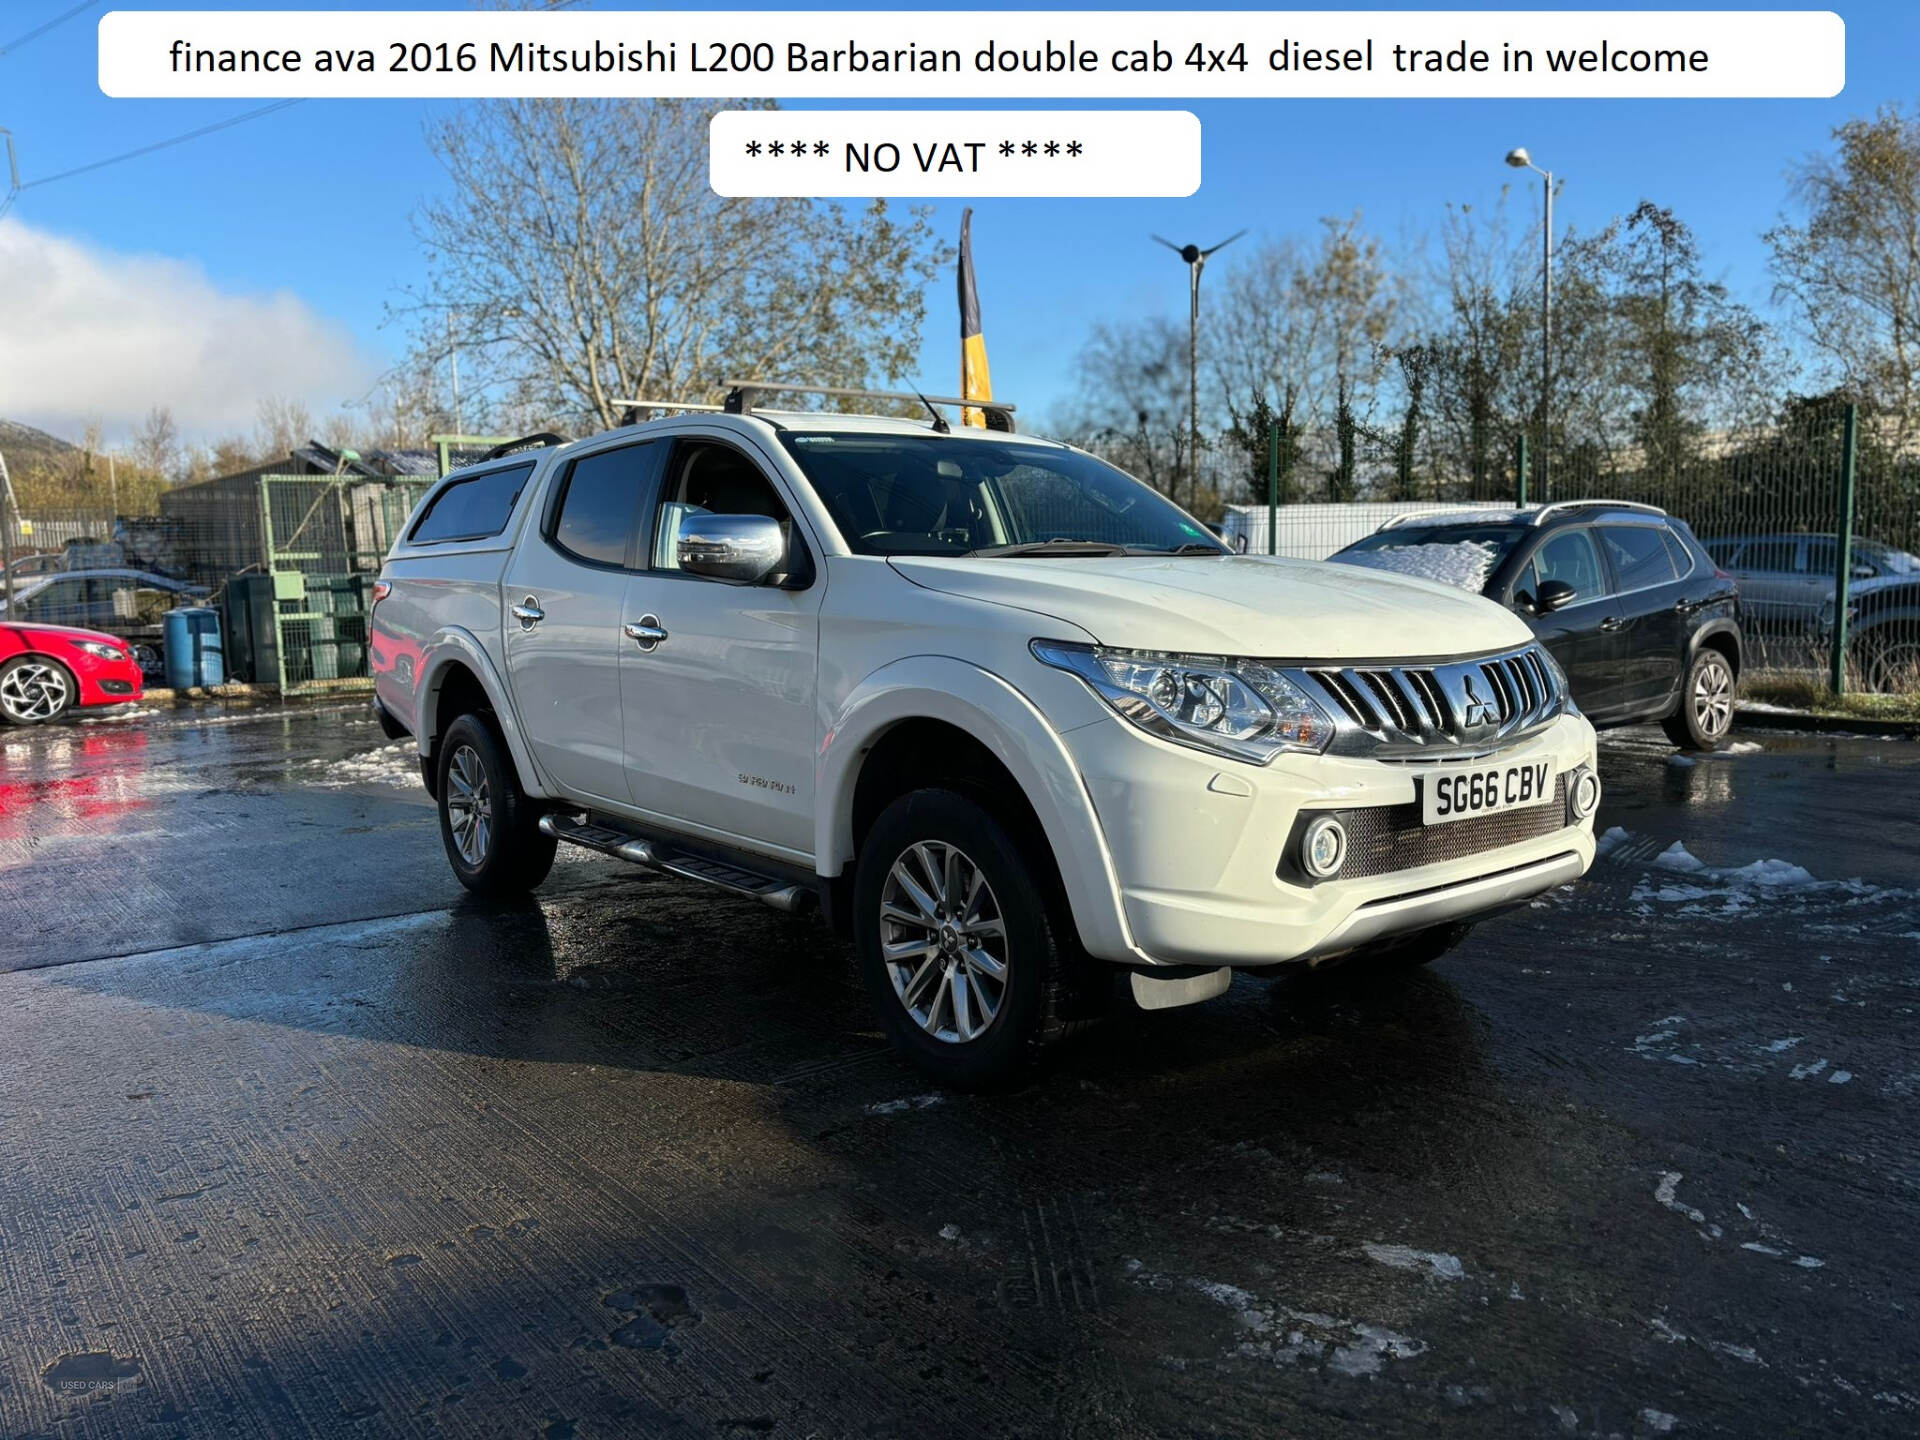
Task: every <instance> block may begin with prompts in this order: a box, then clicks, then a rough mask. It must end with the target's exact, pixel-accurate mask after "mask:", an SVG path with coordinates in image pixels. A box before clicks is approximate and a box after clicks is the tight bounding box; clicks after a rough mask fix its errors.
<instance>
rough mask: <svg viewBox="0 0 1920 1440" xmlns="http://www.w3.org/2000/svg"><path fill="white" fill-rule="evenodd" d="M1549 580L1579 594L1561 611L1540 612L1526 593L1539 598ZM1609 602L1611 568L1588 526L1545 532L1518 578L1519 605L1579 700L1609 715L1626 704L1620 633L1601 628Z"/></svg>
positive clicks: (1515, 603)
mask: <svg viewBox="0 0 1920 1440" xmlns="http://www.w3.org/2000/svg"><path fill="white" fill-rule="evenodd" d="M1548 580H1558V581H1560V582H1562V583H1563V584H1566V585H1571V586H1572V587H1573V599H1572V600H1570V601H1568V602H1567V604H1565V605H1563V606H1561V607H1560V609H1558V610H1551V611H1548V612H1546V613H1545V614H1539V613H1536V611H1535V610H1534V609H1533V608H1532V607H1531V606H1529V605H1528V604H1527V603H1526V601H1523V600H1522V598H1521V597H1522V596H1523V595H1524V596H1526V597H1528V599H1532V598H1533V597H1537V596H1538V595H1539V593H1540V586H1541V585H1542V584H1543V583H1544V582H1546V581H1548ZM1606 607H1607V578H1606V571H1605V569H1604V568H1603V567H1602V566H1601V563H1600V552H1599V550H1598V548H1597V547H1596V546H1595V544H1594V541H1593V537H1592V535H1591V534H1590V533H1589V531H1588V529H1587V527H1586V526H1584V525H1580V526H1569V527H1568V528H1566V529H1563V530H1555V531H1553V532H1551V533H1549V534H1547V535H1545V536H1543V537H1542V538H1541V539H1540V541H1539V542H1538V543H1537V544H1536V545H1535V547H1534V551H1533V554H1532V556H1531V557H1529V558H1528V560H1527V561H1526V562H1525V563H1524V564H1523V565H1522V566H1521V568H1520V572H1519V575H1518V576H1517V577H1516V579H1515V580H1514V582H1513V608H1514V609H1515V610H1516V611H1518V612H1519V614H1520V617H1521V618H1522V619H1524V620H1525V621H1526V622H1527V623H1528V624H1529V625H1531V626H1532V627H1533V633H1534V634H1535V635H1536V636H1538V637H1539V639H1540V643H1541V644H1543V645H1545V646H1546V647H1547V651H1548V653H1550V654H1551V655H1552V656H1553V658H1554V659H1555V660H1557V661H1559V662H1560V668H1561V669H1562V670H1564V671H1566V673H1567V683H1568V684H1569V685H1570V686H1571V687H1572V689H1573V699H1574V703H1575V704H1577V705H1578V706H1579V707H1580V708H1581V709H1582V710H1584V711H1586V712H1587V713H1588V714H1589V715H1605V714H1606V713H1607V711H1608V710H1610V709H1612V708H1614V707H1616V706H1617V705H1619V704H1620V703H1621V701H1620V697H1619V695H1618V693H1617V692H1618V689H1619V681H1618V676H1617V674H1616V673H1615V672H1616V668H1617V667H1616V658H1617V657H1616V654H1615V652H1616V650H1617V649H1618V646H1617V644H1616V637H1615V635H1614V634H1613V632H1611V631H1608V630H1604V629H1603V628H1602V627H1601V621H1602V620H1604V619H1605V618H1606V616H1607V614H1608V613H1609V612H1608V610H1607V608H1606Z"/></svg>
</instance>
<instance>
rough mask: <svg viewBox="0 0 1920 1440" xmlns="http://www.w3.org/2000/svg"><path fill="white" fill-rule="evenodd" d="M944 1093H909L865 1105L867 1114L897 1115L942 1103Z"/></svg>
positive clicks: (944, 1100)
mask: <svg viewBox="0 0 1920 1440" xmlns="http://www.w3.org/2000/svg"><path fill="white" fill-rule="evenodd" d="M946 1103H947V1097H946V1096H944V1095H909V1096H907V1097H906V1098H905V1099H903V1100H876V1101H874V1102H873V1103H872V1104H871V1105H869V1106H867V1114H869V1115H899V1114H903V1113H904V1112H906V1111H908V1110H927V1109H931V1108H932V1107H933V1106H935V1105H944V1104H946Z"/></svg>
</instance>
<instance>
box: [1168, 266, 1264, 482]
mask: <svg viewBox="0 0 1920 1440" xmlns="http://www.w3.org/2000/svg"><path fill="white" fill-rule="evenodd" d="M1246 233H1247V232H1246V231H1244V230H1236V231H1234V233H1233V234H1231V235H1229V236H1228V237H1227V238H1226V239H1224V240H1222V241H1221V242H1220V243H1219V244H1218V245H1213V246H1210V247H1208V248H1207V249H1205V250H1202V249H1201V248H1200V247H1199V246H1198V245H1176V244H1174V243H1173V242H1172V241H1171V240H1161V239H1160V237H1159V236H1158V235H1156V236H1154V237H1153V238H1154V239H1155V240H1160V243H1161V244H1162V245H1164V246H1166V247H1167V248H1168V249H1169V250H1171V251H1173V253H1174V254H1176V255H1178V256H1179V257H1180V258H1181V259H1182V260H1184V261H1186V262H1187V504H1188V505H1189V506H1192V505H1193V504H1194V502H1195V501H1197V500H1198V499H1199V498H1200V272H1201V271H1202V270H1204V269H1206V268H1207V259H1208V257H1209V256H1211V255H1212V254H1213V253H1214V252H1215V251H1216V250H1224V249H1226V248H1227V246H1229V245H1231V244H1232V243H1233V242H1234V241H1236V240H1238V239H1239V238H1240V237H1241V236H1242V235H1244V234H1246Z"/></svg>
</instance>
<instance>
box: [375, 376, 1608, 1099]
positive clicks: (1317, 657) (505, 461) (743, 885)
mask: <svg viewBox="0 0 1920 1440" xmlns="http://www.w3.org/2000/svg"><path fill="white" fill-rule="evenodd" d="M755 398H756V396H755V392H754V391H752V390H750V389H747V390H737V391H735V392H734V394H733V396H732V397H730V399H729V402H728V405H727V407H726V411H725V413H702V412H701V411H699V410H697V409H694V408H693V407H688V408H687V410H686V411H684V412H681V413H672V414H669V415H667V416H666V417H665V418H661V419H656V420H652V421H650V422H648V423H645V424H639V425H632V426H628V427H625V428H623V429H619V430H614V431H612V432H610V433H607V434H601V435H596V436H593V437H591V438H590V439H585V440H578V441H573V442H571V443H547V444H545V445H544V447H542V448H528V449H523V450H520V451H518V452H515V453H507V454H503V455H501V456H499V457H498V458H494V459H490V460H488V461H486V462H483V463H481V464H478V465H475V466H472V467H470V468H468V469H464V470H460V471H456V472H455V473H454V474H452V475H449V476H448V477H447V478H446V479H445V480H444V481H443V482H442V483H441V484H440V485H439V486H437V487H436V488H435V489H434V490H433V491H432V492H431V493H430V494H428V495H427V497H426V498H425V499H424V500H423V501H422V503H421V505H420V507H419V509H418V511H417V512H416V513H415V515H414V516H413V517H412V520H411V521H410V523H409V526H408V529H407V531H406V533H405V535H404V537H403V538H402V539H401V540H400V541H399V542H398V543H397V544H396V545H395V546H394V547H393V550H392V553H391V554H390V555H389V556H388V558H387V561H386V565H385V568H384V570H383V571H382V574H381V577H380V580H379V583H378V585H377V586H376V588H375V603H374V609H373V620H372V646H371V649H372V657H373V662H372V663H373V669H374V680H375V696H376V699H375V706H376V709H377V711H378V712H379V715H380V718H381V720H382V723H383V724H384V725H385V726H386V727H387V729H388V731H389V733H390V734H393V735H395V736H399V735H402V734H411V735H412V736H413V737H414V738H415V740H416V741H417V743H418V746H419V754H420V767H421V773H422V775H423V777H424V778H425V781H426V784H427V788H428V789H429V790H430V791H431V792H432V793H433V794H434V796H435V797H436V798H437V800H438V803H439V807H440V818H441V829H442V834H443V837H444V839H445V842H446V850H447V856H448V859H449V860H450V861H451V862H452V865H453V869H454V872H455V873H456V874H457V875H458V877H459V878H460V880H461V882H462V883H463V884H465V885H466V886H467V887H468V888H470V889H472V890H475V891H479V892H483V893H496V894H500V893H512V892H523V891H526V890H528V889H530V888H531V887H533V886H535V885H537V884H539V882H540V881H541V880H542V879H543V878H544V877H545V875H546V874H547V871H548V869H549V867H550V866H551V865H552V863H553V858H554V853H555V847H556V845H557V844H558V843H560V842H562V841H564V842H567V843H569V844H575V845H583V846H588V847H591V848H592V849H595V850H599V851H603V852H605V853H607V854H609V855H613V856H616V857H619V858H621V859H623V860H627V861H631V862H634V863H637V864H640V865H644V866H650V867H653V868H655V869H660V870H666V871H670V872H672V873H674V874H677V875H681V876H685V877H688V878H690V879H694V880H699V881H704V882H707V883H710V884H714V885H718V886H721V887H724V888H726V889H728V890H732V891H735V892H739V893H742V894H745V895H750V896H754V897H757V898H758V899H760V900H763V901H765V902H767V903H769V904H772V905H775V906H778V907H780V908H782V909H787V910H800V909H803V908H809V907H813V906H816V905H817V906H818V907H819V908H820V909H821V910H822V911H823V912H824V913H825V915H826V917H827V919H828V920H829V922H830V923H832V924H834V925H836V926H837V927H840V928H841V929H842V930H844V931H845V932H847V933H850V934H851V936H852V938H853V942H854V945H855V947H856V950H857V957H858V963H859V966H860V968H861V970H862V972H863V974H864V977H865V980H866V983H867V985H868V987H869V988H870V990H871V992H872V995H873V999H874V1003H875V1005H876V1006H877V1008H878V1011H879V1014H880V1018H881V1020H882V1022H883V1024H884V1026H885V1028H886V1031H887V1033H888V1035H889V1037H890V1038H891V1040H892V1041H893V1043H894V1044H895V1045H896V1046H898V1048H899V1049H900V1050H901V1051H902V1052H904V1054H905V1055H906V1056H907V1057H909V1058H910V1059H911V1060H912V1061H913V1062H915V1063H916V1064H918V1065H919V1066H920V1067H922V1068H923V1069H924V1070H926V1071H927V1072H929V1073H930V1074H932V1075H933V1076H934V1077H935V1078H937V1079H939V1080H940V1081H942V1082H945V1083H948V1084H953V1085H957V1086H977V1085H985V1084H991V1083H998V1082H1001V1081H1004V1080H1006V1079H1007V1078H1008V1077H1010V1076H1014V1075H1017V1074H1019V1073H1022V1072H1023V1071H1024V1070H1026V1069H1027V1068H1028V1067H1029V1066H1030V1065H1031V1064H1032V1062H1033V1061H1034V1060H1035V1059H1036V1058H1037V1056H1038V1055H1039V1053H1040V1052H1041V1050H1042V1049H1043V1048H1044V1046H1045V1044H1046V1043H1047V1042H1048V1041H1049V1040H1051V1039H1053V1038H1055V1037H1057V1036H1058V1035H1059V1034H1061V1033H1062V1032H1063V1031H1064V1030H1065V1029H1066V1028H1068V1027H1070V1026H1071V1024H1072V1023H1073V1022H1074V1021H1076V1020H1078V1019H1082V1018H1087V1017H1090V1016H1092V1015H1094V1014H1097V1013H1098V1012H1099V1011H1100V1009H1101V1008H1102V1006H1103V1004H1105V1003H1107V1002H1108V1001H1109V1000H1112V999H1123V998H1124V995H1125V992H1127V991H1130V993H1131V998H1132V1001H1133V1002H1134V1003H1137V1004H1138V1005H1141V1006H1144V1007H1147V1008H1162V1007H1167V1006H1173V1005H1183V1004H1188V1003H1192V1002H1195V1001H1199V1000H1204V999H1207V998H1208V997H1210V996H1213V995H1216V994H1219V993H1220V992H1221V991H1223V990H1224V989H1225V988H1226V986H1227V983H1228V981H1229V980H1230V978H1231V975H1232V971H1233V970H1235V969H1244V970H1249V971H1256V972H1267V973H1273V972H1276V971H1278V970H1279V969H1281V968H1282V967H1286V966H1294V965H1303V964H1314V963H1319V962H1321V961H1323V960H1326V959H1331V958H1334V957H1359V958H1362V959H1365V960H1367V961H1369V962H1371V963H1381V964H1387V963H1392V964H1405V963H1417V962H1421V961H1426V960H1431V959H1433V958H1435V957H1436V956H1438V955H1440V954H1441V953H1443V952H1444V951H1446V950H1448V949H1450V948H1451V947H1453V946H1454V945H1456V944H1457V943H1458V942H1459V941H1460V939H1461V938H1462V937H1463V936H1464V935H1465V934H1466V932H1467V929H1468V927H1469V925H1470V923H1471V922H1472V921H1474V920H1475V919H1477V918H1479V917H1481V916H1484V915H1487V914H1489V913H1491V912H1493V911H1496V910H1499V909H1501V908H1503V907H1506V906H1511V905H1514V904H1516V903H1519V902H1522V901H1525V900H1526V899H1527V898H1528V897H1530V896H1534V895H1537V894H1539V893H1541V892H1542V891H1545V890H1548V889H1550V888H1552V887H1554V886H1558V885H1563V884H1566V883H1567V882H1569V881H1572V880H1575V879H1577V878H1578V877H1579V876H1580V875H1581V874H1583V873H1584V872H1585V870H1586V869H1587V867H1588V865H1589V864H1590V863H1591V862H1592V859H1593V852H1594V841H1593V812H1594V810H1595V808H1596V807H1597V805H1598V803H1599V794H1600V786H1599V781H1598V778H1597V776H1596V773H1595V765H1594V736H1593V729H1592V727H1591V726H1590V725H1589V724H1588V723H1587V722H1586V720H1585V719H1584V718H1582V717H1581V715H1580V714H1579V713H1578V711H1577V710H1576V709H1575V707H1574V706H1573V704H1572V702H1571V701H1570V699H1569V698H1568V694H1567V686H1566V681H1565V678H1564V677H1563V676H1562V674H1561V672H1560V671H1559V669H1558V668H1557V667H1556V665H1555V664H1554V661H1553V660H1552V658H1551V657H1550V656H1548V654H1547V653H1546V651H1544V650H1543V649H1541V647H1540V646H1539V645H1537V644H1536V643H1534V640H1533V637H1532V635H1531V633H1530V632H1529V631H1528V629H1527V627H1526V625H1525V624H1524V623H1522V622H1521V621H1520V620H1519V619H1518V618H1517V617H1515V616H1514V615H1512V614H1510V613H1508V612H1507V611H1506V610H1504V609H1502V608H1501V607H1500V606H1498V605H1495V604H1493V603H1492V602H1491V601H1488V600H1484V599H1481V598H1480V597H1478V596H1475V595H1469V594H1465V593H1463V592H1461V591H1459V590H1457V589H1453V588H1450V587H1445V586H1442V585H1438V584H1433V583H1429V582H1427V581H1423V580H1417V579H1411V578H1407V577H1403V576H1398V575H1391V574H1385V573H1380V572H1374V571H1368V570H1360V569H1354V568H1351V567H1347V566H1338V565H1327V564H1320V563H1314V562H1306V561H1290V560H1274V559H1269V558H1266V557H1260V556H1250V555H1234V554H1231V553H1229V552H1228V551H1227V550H1226V549H1225V547H1223V546H1222V545H1220V544H1219V543H1218V542H1217V541H1216V540H1214V538H1213V537H1212V536H1211V535H1210V534H1209V533H1208V532H1207V531H1206V530H1205V528H1203V527H1202V526H1201V525H1200V524H1199V523H1198V522H1197V521H1195V520H1194V519H1193V518H1192V517H1190V516H1189V515H1187V514H1186V513H1185V512H1184V511H1182V510H1180V509H1179V508H1177V507H1176V506H1175V505H1173V504H1172V503H1170V502H1169V501H1168V500H1167V499H1165V498H1164V497H1162V496H1161V495H1159V494H1157V493H1155V492H1154V491H1152V490H1150V489H1148V488H1147V487H1146V486H1144V485H1142V484H1140V483H1138V482H1137V481H1135V480H1133V479H1130V478H1129V477H1128V476H1126V475H1124V474H1122V473H1121V472H1120V471H1118V470H1116V469H1114V468H1113V467H1111V466H1109V465H1107V464H1105V463H1104V462H1102V461H1100V460H1098V459H1096V458H1094V457H1093V456H1091V455H1088V454H1086V453H1085V452H1083V451H1080V450H1076V449H1073V448H1071V447H1069V446H1064V445H1058V444H1052V443H1049V442H1046V441H1042V440H1037V439H1029V438H1025V437H1021V436H1017V435H1014V434H1010V433H1006V430H1005V429H1004V428H1003V429H999V430H994V429H989V430H978V429H971V430H970V429H964V428H962V429H950V428H949V427H948V426H947V424H946V422H945V421H944V420H942V419H940V418H938V412H937V411H936V412H935V413H936V419H935V421H934V422H933V423H931V424H927V423H921V422H915V421H909V420H900V419H892V418H883V417H879V416H860V415H844V414H828V413H821V412H806V413H801V412H775V411H770V410H765V409H761V408H758V407H757V406H756V405H755V403H754V401H755ZM943 403H944V402H943ZM995 419H996V421H997V422H998V423H999V424H1001V425H1002V426H1003V427H1004V426H1006V424H1007V422H1006V421H1005V418H1004V416H996V417H995ZM542 438H543V439H545V440H548V441H552V440H553V437H542ZM1114 967H1118V969H1119V970H1120V971H1121V972H1122V973H1124V975H1125V976H1126V982H1125V985H1124V986H1122V985H1120V984H1117V983H1115V980H1114Z"/></svg>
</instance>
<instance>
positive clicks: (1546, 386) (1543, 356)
mask: <svg viewBox="0 0 1920 1440" xmlns="http://www.w3.org/2000/svg"><path fill="white" fill-rule="evenodd" d="M1507 164H1509V165H1511V166H1513V168H1514V169H1516V170H1531V171H1533V173H1534V174H1536V175H1538V176H1539V177H1540V178H1541V179H1542V181H1544V182H1545V185H1546V197H1547V209H1546V216H1545V218H1544V220H1543V222H1542V224H1541V226H1540V466H1539V468H1540V498H1541V499H1542V500H1544V499H1546V498H1547V493H1548V492H1547V469H1548V465H1547V452H1548V450H1549V449H1551V448H1552V447H1551V446H1550V445H1549V444H1548V443H1547V424H1548V416H1549V415H1550V414H1551V413H1552V411H1551V408H1550V407H1551V406H1552V404H1553V172H1552V171H1551V170H1542V169H1541V168H1540V167H1539V166H1538V165H1536V164H1534V163H1533V156H1531V155H1529V154H1528V153H1527V149H1526V146H1524V145H1522V146H1521V147H1520V148H1518V149H1516V150H1509V151H1508V152H1507Z"/></svg>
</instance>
